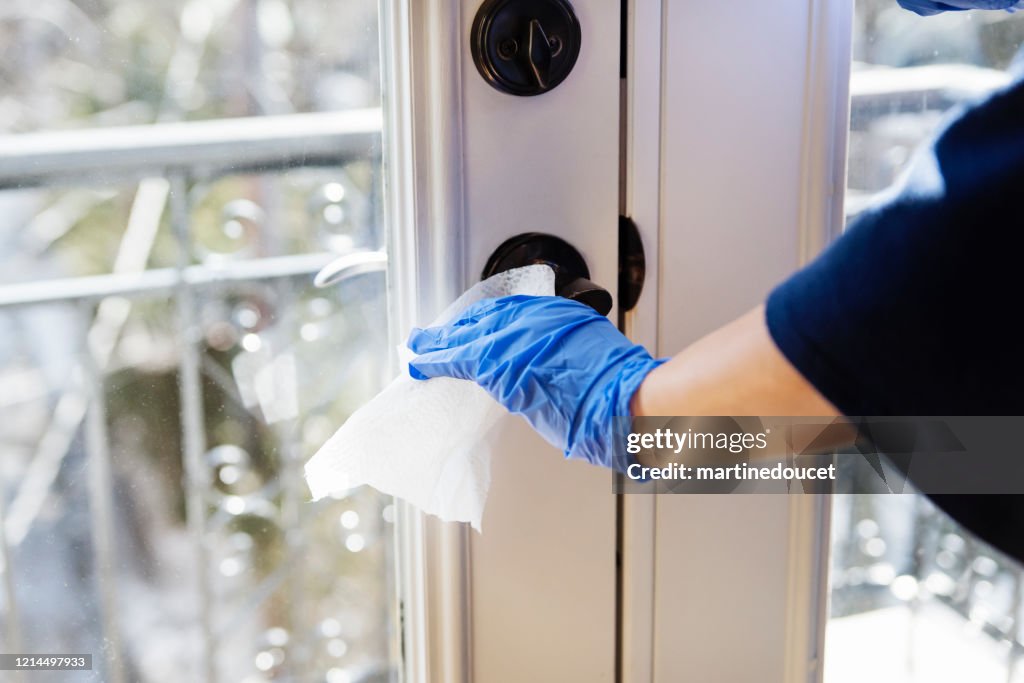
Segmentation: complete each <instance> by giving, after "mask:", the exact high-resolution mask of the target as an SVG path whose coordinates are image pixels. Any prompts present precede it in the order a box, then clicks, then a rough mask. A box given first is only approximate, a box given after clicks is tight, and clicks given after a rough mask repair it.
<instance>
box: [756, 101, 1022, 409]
mask: <svg viewBox="0 0 1024 683" xmlns="http://www.w3.org/2000/svg"><path fill="white" fill-rule="evenodd" d="M1022 282H1024V83H1022V82H1021V81H1017V82H1016V83H1014V84H1013V85H1011V86H1010V87H1008V88H1006V89H1005V90H1002V91H1000V92H998V93H996V94H994V95H993V96H992V97H990V98H989V99H988V100H987V101H985V102H983V103H981V104H979V105H976V106H974V107H972V108H969V109H966V110H965V111H964V112H963V113H962V114H960V115H959V116H957V117H955V118H954V119H952V120H951V122H950V123H948V124H947V125H946V126H945V127H944V129H943V130H941V131H940V133H939V134H938V135H937V136H936V138H935V139H934V141H933V143H932V144H931V145H930V146H929V147H928V148H927V149H924V150H922V151H921V152H920V153H919V154H918V155H917V157H916V158H915V161H914V163H913V165H912V168H911V170H910V172H909V173H908V175H907V176H905V178H904V182H903V183H902V184H901V186H900V187H899V189H898V190H897V191H895V192H893V193H892V194H891V196H889V197H888V198H887V199H886V200H885V201H883V202H882V203H881V204H880V205H878V206H876V207H874V208H873V209H870V210H868V211H867V212H865V213H864V214H862V215H861V216H860V217H859V218H858V219H857V220H856V221H855V222H854V223H853V224H852V225H851V226H850V227H849V229H848V230H847V231H846V233H845V234H844V235H843V236H842V237H841V238H840V239H838V240H837V241H836V242H835V243H833V244H832V245H831V247H830V248H828V249H827V250H826V251H825V252H824V253H823V254H821V255H820V256H819V257H818V258H817V259H816V260H815V261H813V262H812V263H811V264H809V265H808V266H807V267H805V268H804V269H803V270H801V271H799V272H797V273H796V274H795V275H793V276H792V277H790V278H789V279H788V280H786V281H785V282H783V283H782V284H781V285H779V286H778V287H777V288H776V289H775V290H774V291H773V292H772V293H771V294H770V296H769V297H768V301H767V304H766V318H767V324H768V329H769V331H770V333H771V336H772V338H773V339H774V340H775V343H776V344H777V345H778V347H779V349H780V350H781V351H782V353H783V354H784V355H785V356H786V358H787V359H789V361H790V362H791V363H792V364H793V366H794V367H796V369H797V370H798V371H799V372H800V373H801V374H803V375H804V377H806V378H807V379H808V381H810V383H811V384H812V385H814V386H815V387H816V388H817V389H818V390H819V391H820V392H821V393H822V394H823V395H824V396H825V397H826V398H827V399H829V400H830V401H831V402H832V403H833V404H834V405H835V406H836V407H837V408H838V409H839V410H840V411H842V412H843V413H845V414H847V415H1010V414H1014V415H1017V414H1024V342H1022V339H1021V338H1020V337H1019V333H1018V330H1019V329H1020V322H1021V320H1022V317H1024V308H1022V303H1024V302H1022V297H1021V294H1022V293H1024V291H1022V290H1024V286H1022Z"/></svg>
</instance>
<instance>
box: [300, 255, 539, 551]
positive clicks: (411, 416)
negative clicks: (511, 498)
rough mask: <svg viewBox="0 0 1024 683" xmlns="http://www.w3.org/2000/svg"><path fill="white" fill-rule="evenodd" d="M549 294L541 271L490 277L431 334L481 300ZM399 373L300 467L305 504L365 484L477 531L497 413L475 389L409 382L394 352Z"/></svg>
mask: <svg viewBox="0 0 1024 683" xmlns="http://www.w3.org/2000/svg"><path fill="white" fill-rule="evenodd" d="M554 293H555V273H554V271H553V270H551V268H549V267H548V266H546V265H533V266H525V267H523V268H515V269H513V270H508V271H505V272H504V273H498V274H497V275H494V276H492V277H490V278H488V279H486V280H484V281H483V282H480V283H478V284H477V285H475V286H474V287H472V288H471V289H469V290H468V291H467V292H466V293H465V294H463V295H462V296H460V297H459V298H458V299H457V300H456V301H455V302H454V303H453V304H452V305H451V306H449V307H448V308H447V309H445V311H444V313H442V314H441V315H440V316H438V318H437V320H435V321H434V322H433V323H432V324H431V327H433V326H437V325H443V324H445V323H447V322H450V321H451V320H452V319H454V318H455V317H456V316H458V314H459V313H461V312H462V311H463V310H465V309H466V308H467V307H468V306H470V305H471V304H473V303H476V302H477V301H480V300H481V299H487V298H492V297H501V296H510V295H513V294H530V295H535V296H551V295H553V294H554ZM399 355H400V357H401V360H402V374H401V375H400V376H399V377H398V378H397V379H395V380H394V381H393V382H392V383H391V384H389V385H388V386H387V387H386V388H385V389H384V390H383V391H382V392H381V393H380V394H378V395H377V396H376V397H375V398H373V399H372V400H371V401H369V402H368V403H366V404H365V405H364V406H363V407H362V408H360V409H359V410H357V411H356V412H355V413H353V414H352V416H351V417H349V419H348V420H346V421H345V423H344V424H343V425H342V426H341V428H340V429H339V430H338V431H337V432H335V434H334V436H332V437H331V438H330V440H328V441H327V443H325V444H324V445H323V446H322V447H321V448H320V450H319V451H317V453H316V454H315V455H314V456H313V457H312V458H311V459H310V460H309V462H308V463H306V483H307V484H308V485H309V489H310V491H311V492H312V494H313V499H314V500H316V499H320V498H323V497H324V496H328V495H332V494H339V493H344V492H345V491H347V490H349V489H351V488H354V487H356V486H361V485H363V484H368V485H370V486H372V487H373V488H375V489H377V490H378V491H380V492H382V493H385V494H388V495H393V496H397V497H398V498H402V499H403V500H406V501H408V502H409V503H412V504H413V505H415V506H416V507H418V508H420V509H421V510H423V511H424V512H427V513H429V514H432V515H436V516H437V517H440V518H441V519H443V520H446V521H456V522H469V523H470V524H471V525H472V526H473V528H474V529H476V530H477V531H480V528H481V519H482V518H483V511H484V504H485V503H486V501H487V490H488V488H489V487H490V483H491V450H490V447H489V445H488V443H487V440H486V438H485V437H486V434H487V432H488V430H490V429H491V428H492V427H493V426H494V424H495V423H496V422H497V421H498V420H499V419H500V418H501V417H502V416H503V415H506V414H507V413H506V411H505V409H504V408H503V407H502V406H501V405H500V404H499V403H497V402H496V401H495V400H494V399H492V398H491V397H490V395H488V394H487V392H486V391H484V390H483V389H481V388H480V387H479V386H478V385H477V384H476V383H474V382H470V381H466V380H459V379H451V378H447V377H438V378H434V379H430V380H427V381H418V380H414V379H412V377H410V376H409V370H408V361H409V360H410V359H411V358H413V357H415V354H413V353H412V352H411V351H410V350H409V349H407V348H406V347H405V346H402V347H400V348H399Z"/></svg>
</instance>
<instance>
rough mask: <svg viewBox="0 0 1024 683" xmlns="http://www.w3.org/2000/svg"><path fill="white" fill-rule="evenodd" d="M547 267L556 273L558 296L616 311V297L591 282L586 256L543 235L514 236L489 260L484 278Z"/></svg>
mask: <svg viewBox="0 0 1024 683" xmlns="http://www.w3.org/2000/svg"><path fill="white" fill-rule="evenodd" d="M536 264H544V265H547V266H550V267H551V269H552V270H553V271H555V294H557V295H558V296H561V297H565V298H566V299H572V300H573V301H579V302H580V303H583V304H586V305H587V306H590V307H591V308H593V309H594V310H595V311H597V312H598V313H600V314H601V315H608V313H609V312H611V310H612V295H611V294H610V293H609V292H608V290H607V289H605V288H603V287H601V286H600V285H597V284H595V283H594V282H591V280H590V269H589V268H587V262H586V261H585V260H584V259H583V255H582V254H580V252H579V251H577V250H576V248H575V247H573V246H572V245H571V244H569V243H568V242H566V241H565V240H563V239H561V238H560V237H555V236H554V235H548V234H546V233H542V232H527V233H523V234H521V235H516V236H515V237H511V238H509V239H507V240H505V241H504V242H502V244H501V245H500V246H499V247H498V248H497V249H495V250H494V253H493V254H491V257H490V258H489V259H487V264H486V265H485V266H484V270H483V274H482V275H481V279H484V280H486V279H487V278H489V277H490V276H492V275H496V274H498V273H503V272H505V271H506V270H512V269H513V268H521V267H523V266H531V265H536Z"/></svg>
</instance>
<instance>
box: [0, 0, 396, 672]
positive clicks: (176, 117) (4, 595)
mask: <svg viewBox="0 0 1024 683" xmlns="http://www.w3.org/2000/svg"><path fill="white" fill-rule="evenodd" d="M377 11H378V3H377V1H376V0H344V1H342V2H336V1H331V0H167V1H166V2H159V3H154V2H148V1H144V0H60V1H53V2H51V1H47V2H19V1H15V2H5V3H3V7H2V8H0V54H2V59H0V388H2V390H0V531H2V532H3V533H2V534H0V579H2V580H0V615H2V618H0V652H7V653H14V652H34V653H84V654H91V655H92V656H93V672H92V674H91V677H83V678H81V679H80V680H103V681H109V682H114V683H117V682H120V681H140V682H145V683H159V682H164V681H167V682H168V683H170V682H172V681H175V682H176V681H183V680H184V681H230V682H232V683H233V682H237V681H241V682H244V683H257V682H259V681H270V680H291V681H328V682H329V683H339V682H346V683H355V682H357V681H358V682H369V681H384V680H391V679H393V678H394V676H395V675H396V672H397V669H396V664H395V663H396V661H397V660H396V657H397V645H396V642H395V641H396V624H395V620H394V619H393V614H394V613H395V611H396V610H395V604H394V603H395V600H394V590H393V586H394V585H395V580H394V577H393V568H394V548H393V542H392V536H393V528H392V523H393V507H392V505H391V499H389V498H386V497H384V496H381V495H379V494H377V493H376V492H374V491H372V490H368V489H358V490H351V491H347V492H343V493H341V494H338V495H337V496H335V497H333V498H329V499H326V500H324V501H319V502H317V503H312V502H310V501H309V492H308V489H307V488H306V486H305V482H304V481H303V478H302V465H303V464H304V462H305V461H306V460H307V459H308V458H309V457H310V456H311V455H312V453H313V452H314V451H315V450H316V448H317V447H318V446H319V445H320V444H322V443H323V442H324V441H325V440H326V439H327V438H328V437H329V436H330V434H331V433H332V432H333V431H334V430H335V429H336V428H337V427H338V426H339V425H340V424H341V423H342V422H343V421H344V419H345V418H346V417H347V416H348V415H349V414H351V412H352V411H354V410H355V409H356V408H357V407H358V406H359V405H360V404H361V403H362V402H363V401H365V400H367V399H368V398H369V397H370V396H372V395H373V394H374V393H376V392H377V391H378V390H379V389H380V387H381V386H382V384H383V382H385V381H386V380H387V378H388V376H389V372H390V369H389V366H388V358H387V356H386V349H388V348H389V344H388V340H387V329H388V320H387V310H388V305H387V304H388V302H387V300H386V288H385V277H384V273H383V272H362V274H360V275H359V276H357V277H352V278H349V279H345V280H343V281H342V282H339V283H337V284H334V285H332V286H330V287H328V288H325V289H317V288H315V287H314V286H313V284H312V280H313V275H314V274H315V273H316V272H317V271H318V270H319V269H320V268H321V267H322V266H323V265H325V264H326V263H328V262H330V261H331V260H332V259H333V258H335V257H336V256H337V255H339V254H346V253H351V252H356V251H378V250H381V249H383V248H384V247H385V242H386V231H385V229H384V225H383V223H382V220H381V213H382V211H381V205H382V203H381V186H382V182H381V131H380V129H379V128H380V124H379V123H377V124H375V125H376V128H374V125H373V123H372V122H374V121H378V122H379V121H380V120H381V117H380V115H379V107H380V102H381V93H380V76H379V71H380V69H379V63H378V62H379V54H380V49H379V30H378V15H377ZM374 110H377V111H376V115H375V114H374ZM227 119H230V122H227V123H225V120H227ZM368 122H369V124H368ZM139 127H144V128H142V129H140V128H139ZM83 149H84V150H86V151H84V152H83ZM126 150H127V152H126ZM44 168H46V169H50V170H49V171H45V172H43V171H40V169H44ZM68 169H72V170H68ZM0 678H3V676H0ZM29 678H30V680H33V681H63V680H70V678H69V674H68V673H67V672H52V673H46V672H33V673H32V674H30V675H29ZM4 680H7V678H4ZM12 680H16V679H12ZM75 680H79V679H75Z"/></svg>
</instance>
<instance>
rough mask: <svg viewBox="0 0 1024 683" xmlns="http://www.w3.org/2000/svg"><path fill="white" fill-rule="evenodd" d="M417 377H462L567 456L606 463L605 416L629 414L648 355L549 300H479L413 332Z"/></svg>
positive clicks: (576, 307) (584, 310)
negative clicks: (442, 323)
mask: <svg viewBox="0 0 1024 683" xmlns="http://www.w3.org/2000/svg"><path fill="white" fill-rule="evenodd" d="M409 348H410V349H412V350H413V351H414V352H416V353H417V354H420V355H419V357H417V358H416V359H414V360H413V361H411V362H410V363H409V373H410V374H411V375H412V376H413V377H414V378H416V379H428V378H431V377H456V378H460V379H469V380H473V381H475V382H476V383H477V384H479V385H480V386H482V387H483V388H484V389H486V390H487V393H489V394H490V395H491V396H493V397H494V398H495V399H496V400H497V401H498V402H499V403H501V404H502V405H503V406H505V407H506V408H507V409H508V410H509V411H510V412H512V413H516V414H519V415H523V416H524V417H525V418H526V419H527V420H528V421H529V422H530V424H531V425H533V427H534V429H536V430H537V431H538V432H539V433H540V434H541V436H543V437H544V438H545V439H546V440H547V441H548V442H549V443H551V444H552V445H554V446H557V447H558V448H561V449H562V450H563V451H564V452H565V454H566V456H568V457H570V458H582V459H584V460H587V461H589V462H591V463H594V464H599V465H604V466H606V467H610V466H612V464H613V463H612V460H613V458H612V455H613V444H612V432H613V422H612V418H613V417H616V416H625V417H628V416H629V415H630V410H629V403H630V399H631V398H632V397H633V394H634V392H636V390H637V388H638V387H639V386H640V383H641V382H642V381H643V379H644V377H646V376H647V373H649V372H650V371H651V370H653V369H654V368H656V367H657V366H658V365H660V364H661V363H663V362H664V361H659V360H655V359H653V358H651V356H650V354H648V353H647V351H646V350H645V349H644V348H643V347H642V346H638V345H636V344H633V343H632V342H630V341H629V340H628V339H627V338H626V337H625V336H623V334H622V333H621V332H619V331H618V329H616V328H615V326H614V325H612V323H611V322H610V321H609V320H608V319H607V318H605V317H604V316H603V315H601V314H599V313H597V312H596V311H594V310H593V309H592V308H590V307H588V306H585V305H584V304H581V303H577V302H575V301H570V300H568V299H564V298H561V297H556V296H539V297H538V296H522V295H520V296H508V297H502V298H500V299H485V300H483V301H480V302H478V303H476V304H474V305H472V306H470V307H469V308H467V309H466V310H465V311H463V313H462V314H461V315H460V316H459V317H458V318H457V319H456V320H454V321H452V322H451V323H449V324H448V325H445V326H443V327H434V328H428V329H425V330H420V329H415V330H413V332H412V334H411V335H410V337H409Z"/></svg>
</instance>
